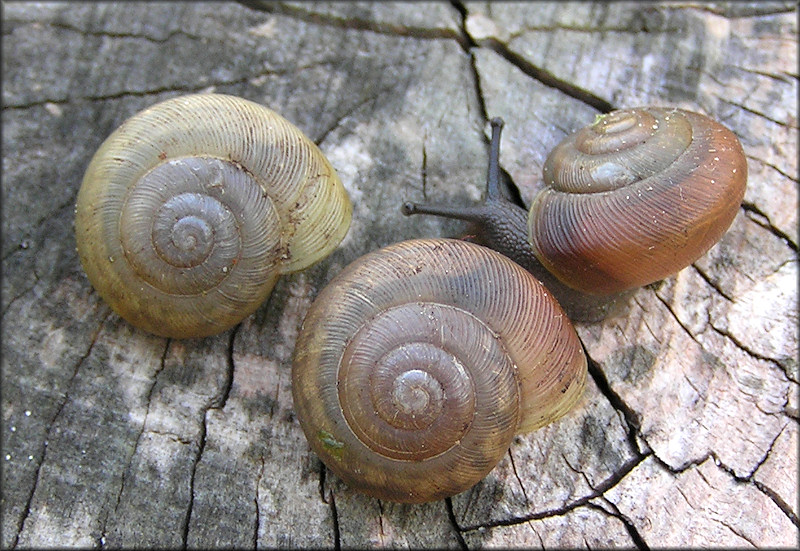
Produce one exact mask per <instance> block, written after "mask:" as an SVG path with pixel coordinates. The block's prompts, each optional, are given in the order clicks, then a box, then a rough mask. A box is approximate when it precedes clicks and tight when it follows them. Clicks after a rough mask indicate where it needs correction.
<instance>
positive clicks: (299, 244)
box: [75, 94, 352, 338]
mask: <svg viewBox="0 0 800 551" xmlns="http://www.w3.org/2000/svg"><path fill="white" fill-rule="evenodd" d="M351 212H352V207H351V205H350V202H349V199H348V197H347V193H346V191H345V190H344V187H343V186H342V184H341V182H340V180H339V178H338V176H337V175H336V172H335V171H334V169H333V167H332V166H331V165H330V163H329V162H328V161H327V159H326V158H325V157H324V155H323V154H322V152H321V151H320V150H319V148H318V147H317V146H316V144H314V143H313V142H312V141H311V140H309V139H308V138H307V137H306V136H304V135H303V133H302V132H301V131H300V130H299V129H298V128H296V127H295V126H294V125H292V124H291V123H289V122H288V121H287V120H286V119H284V118H283V117H281V116H280V115H278V114H277V113H275V112H274V111H272V110H270V109H268V108H266V107H263V106H261V105H259V104H257V103H254V102H251V101H248V100H244V99H242V98H238V97H234V96H228V95H222V94H196V95H188V96H182V97H177V98H174V99H170V100H167V101H164V102H161V103H158V104H156V105H153V106H151V107H150V108H148V109H146V110H144V111H142V112H140V113H138V114H136V115H134V116H133V117H131V118H130V119H128V120H127V121H126V122H125V123H123V124H122V125H121V126H120V127H119V128H118V129H117V130H116V131H115V132H114V133H112V134H111V136H109V137H108V139H107V140H106V141H105V142H104V143H103V144H102V146H101V147H100V148H99V150H98V151H97V153H96V154H95V155H94V157H93V159H92V161H91V162H90V164H89V166H88V168H87V170H86V174H85V176H84V179H83V183H82V185H81V189H80V191H79V193H78V200H77V206H76V218H75V233H76V239H77V245H78V254H79V256H80V259H81V263H82V265H83V268H84V270H85V271H86V274H87V275H88V277H89V280H90V281H91V283H92V285H93V286H94V287H95V289H97V291H98V293H99V294H100V295H101V296H102V297H103V298H104V299H105V300H106V301H107V302H108V303H109V304H110V305H111V307H112V308H113V309H114V310H115V311H116V312H117V313H119V314H120V315H121V316H122V317H123V318H125V319H126V320H127V321H129V322H130V323H132V324H133V325H135V326H137V327H140V328H142V329H145V330H147V331H150V332H151V333H155V334H157V335H162V336H167V337H177V338H183V337H198V336H206V335H211V334H215V333H219V332H221V331H224V330H225V329H227V328H229V327H231V326H233V325H235V324H236V323H238V322H239V321H241V320H242V319H243V318H244V317H246V316H247V315H249V314H251V313H252V312H253V311H255V309H256V308H258V306H259V305H260V304H261V303H262V302H263V301H264V299H265V298H266V297H267V296H268V295H269V293H270V291H271V290H272V287H273V285H274V284H275V281H276V280H277V278H278V276H279V275H280V274H284V273H288V272H293V271H298V270H301V269H303V268H305V267H307V266H309V265H311V264H313V263H314V262H316V261H318V260H320V259H322V258H324V257H325V256H327V255H328V254H330V252H331V251H332V250H333V249H334V248H335V247H336V246H337V245H338V243H339V242H340V241H341V240H342V238H343V237H344V235H345V234H346V233H347V230H348V228H349V225H350V217H351Z"/></svg>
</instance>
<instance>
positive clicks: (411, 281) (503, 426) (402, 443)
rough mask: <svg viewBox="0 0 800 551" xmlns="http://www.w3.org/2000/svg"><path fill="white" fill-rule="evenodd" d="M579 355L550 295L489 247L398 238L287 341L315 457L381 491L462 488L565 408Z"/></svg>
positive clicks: (330, 293)
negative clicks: (291, 342)
mask: <svg viewBox="0 0 800 551" xmlns="http://www.w3.org/2000/svg"><path fill="white" fill-rule="evenodd" d="M585 380H586V358H585V356H584V354H583V350H582V348H581V345H580V343H579V341H578V338H577V335H576V333H575V330H574V329H573V328H572V325H571V324H570V323H569V320H568V319H567V317H566V316H565V315H564V313H563V311H562V310H561V308H560V307H559V306H558V303H557V302H556V301H555V300H554V299H553V298H552V296H551V295H550V294H549V293H548V292H547V290H546V289H545V288H544V287H543V286H542V285H541V284H540V283H539V282H538V281H537V280H536V279H535V278H534V277H533V276H532V275H531V274H529V273H528V272H526V271H525V270H523V269H522V268H521V267H520V266H519V265H517V264H516V263H514V262H512V261H511V260H509V259H508V258H506V257H504V256H503V255H501V254H499V253H496V252H495V251H492V250H490V249H488V248H485V247H481V246H479V245H475V244H473V243H468V242H464V241H457V240H451V239H424V240H412V241H404V242H401V243H397V244H394V245H391V246H388V247H386V248H384V249H381V250H378V251H375V252H372V253H370V254H367V255H366V256H363V257H361V258H360V259H358V260H356V261H355V262H353V263H352V264H350V265H349V266H347V267H346V268H345V269H344V270H343V271H342V272H341V273H340V274H339V275H338V276H337V277H336V278H334V279H333V280H332V281H331V282H330V283H329V284H328V285H327V286H326V287H325V288H324V289H323V290H322V291H321V292H320V294H319V296H318V297H317V299H316V300H315V301H314V303H313V304H312V306H311V308H310V310H309V312H308V314H307V316H306V318H305V321H304V323H303V328H302V330H301V333H300V335H299V337H298V341H297V344H296V347H295V357H294V363H293V369H292V393H293V396H294V405H295V410H296V413H297V417H298V419H299V421H300V424H301V426H302V428H303V430H304V432H305V434H306V437H307V438H308V440H309V442H310V444H311V447H312V448H313V449H314V451H315V452H316V453H317V454H318V455H319V456H320V458H321V459H322V461H323V462H324V463H325V464H326V465H327V466H328V467H329V468H330V469H331V470H332V471H333V472H334V473H336V474H337V475H338V476H339V477H340V478H342V479H343V480H344V481H345V482H347V483H348V484H349V485H351V486H352V487H354V488H356V489H358V490H360V491H362V492H364V493H367V494H369V495H371V496H374V497H378V498H381V499H388V500H391V501H399V502H423V501H432V500H436V499H441V498H443V497H446V496H450V495H453V494H456V493H458V492H461V491H463V490H466V489H467V488H469V487H471V486H472V485H474V484H475V483H477V482H478V481H479V480H481V479H482V478H483V477H484V476H485V475H486V474H487V473H488V472H489V471H490V470H491V469H492V468H493V467H494V466H495V465H496V463H497V462H498V461H499V460H500V459H501V458H502V456H503V455H504V453H505V452H506V450H507V449H508V447H509V444H510V443H511V440H512V438H513V436H514V435H515V434H517V433H520V432H527V431H531V430H533V429H535V428H538V427H541V426H543V425H545V424H547V423H549V422H551V421H553V420H555V419H557V418H558V417H560V416H561V415H563V414H564V413H566V412H567V411H568V410H569V409H570V408H571V407H572V406H573V405H574V404H575V402H576V401H577V399H578V398H579V397H580V395H581V393H582V391H583V388H584V385H585Z"/></svg>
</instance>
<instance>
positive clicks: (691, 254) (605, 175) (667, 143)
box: [403, 107, 747, 321]
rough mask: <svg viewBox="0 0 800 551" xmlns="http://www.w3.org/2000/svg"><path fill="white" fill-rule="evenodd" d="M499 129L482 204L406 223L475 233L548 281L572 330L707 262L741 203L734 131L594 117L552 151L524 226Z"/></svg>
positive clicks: (646, 117)
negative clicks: (449, 224) (502, 172)
mask: <svg viewBox="0 0 800 551" xmlns="http://www.w3.org/2000/svg"><path fill="white" fill-rule="evenodd" d="M492 126H493V137H492V155H491V156H490V168H489V178H488V185H487V197H486V200H485V203H484V204H482V205H478V206H474V207H467V208H465V209H453V208H443V207H439V206H434V205H419V204H414V203H407V204H406V205H404V208H403V212H404V213H405V214H416V213H421V214H436V215H440V216H449V217H454V218H461V219H466V220H470V221H472V222H473V223H475V224H477V225H478V226H479V230H478V232H479V239H480V241H481V242H482V243H484V244H486V245H487V246H490V247H492V248H494V249H496V250H499V251H500V252H502V253H503V254H506V255H508V256H509V257H511V258H513V259H515V260H516V261H518V262H520V263H521V264H522V265H523V266H525V267H526V268H527V269H529V270H530V271H531V272H532V273H534V274H535V275H536V276H537V277H539V278H540V279H542V280H543V282H544V283H545V285H547V286H548V288H550V289H551V291H552V292H553V293H554V294H555V295H556V296H557V297H558V300H559V302H561V304H562V306H563V307H564V308H565V310H566V311H567V313H568V314H569V315H570V317H571V318H573V319H576V320H582V321H596V320H599V319H603V318H604V317H605V316H607V315H608V314H609V313H611V312H613V311H615V310H616V309H617V308H618V306H619V304H620V303H621V302H623V301H624V299H625V298H626V297H627V296H629V295H630V294H631V293H632V292H633V291H634V290H635V289H636V288H638V287H640V286H643V285H646V284H649V283H652V282H655V281H658V280H660V279H663V278H664V277H667V276H669V275H671V274H673V273H675V272H677V271H679V270H681V269H682V268H684V267H686V266H688V265H689V264H691V263H692V262H694V261H695V260H696V259H697V258H699V257H700V256H702V255H703V254H705V253H706V251H708V249H709V248H711V247H712V246H713V245H714V244H715V243H716V242H717V241H718V240H719V239H720V237H721V236H722V235H723V234H724V233H725V231H726V230H727V228H728V227H729V226H730V224H731V223H732V222H733V219H734V217H735V216H736V213H737V211H738V208H739V205H740V204H741V201H742V198H743V197H744V190H745V185H746V181H747V162H746V159H745V156H744V152H743V151H742V148H741V144H740V143H739V141H738V139H737V138H736V136H735V135H734V134H733V133H732V132H731V131H730V130H728V129H727V128H726V127H724V126H723V125H721V124H719V123H717V122H716V121H713V120H712V119H710V118H708V117H705V116H703V115H700V114H697V113H693V112H690V111H684V110H681V109H662V108H656V107H645V108H635V109H626V110H619V111H614V112H611V113H608V114H606V115H599V116H598V117H597V120H596V121H595V122H594V123H593V124H592V125H589V126H587V127H585V128H583V129H581V130H579V131H578V132H576V133H575V134H573V135H571V136H569V137H568V138H567V139H565V140H564V141H563V142H562V143H561V144H559V145H558V146H556V148H555V149H554V150H553V151H552V152H551V153H550V155H549V156H548V158H547V160H546V161H545V163H544V166H543V174H544V184H545V188H544V189H543V190H542V191H541V192H540V193H539V194H538V195H537V196H536V197H535V198H534V200H533V202H532V204H531V207H530V209H529V211H528V212H527V214H526V213H525V211H524V210H523V209H521V208H520V207H518V206H516V205H514V204H513V203H511V202H510V201H508V200H506V199H503V198H502V197H501V196H500V193H499V191H498V180H499V162H498V156H499V140H500V129H501V128H502V121H501V120H499V119H495V120H493V123H492ZM523 218H526V219H527V223H524V224H523V222H522V220H523Z"/></svg>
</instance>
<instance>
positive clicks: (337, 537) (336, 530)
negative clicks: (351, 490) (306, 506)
mask: <svg viewBox="0 0 800 551" xmlns="http://www.w3.org/2000/svg"><path fill="white" fill-rule="evenodd" d="M329 495H330V500H331V501H330V506H331V520H332V521H333V549H334V550H335V551H339V550H340V549H341V548H342V539H341V538H342V535H341V531H340V527H339V513H338V511H337V510H336V496H335V495H334V493H333V490H331V491H330V494H329Z"/></svg>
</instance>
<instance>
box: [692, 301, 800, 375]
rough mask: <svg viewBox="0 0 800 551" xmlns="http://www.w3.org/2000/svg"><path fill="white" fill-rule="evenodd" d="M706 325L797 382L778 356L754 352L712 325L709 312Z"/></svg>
mask: <svg viewBox="0 0 800 551" xmlns="http://www.w3.org/2000/svg"><path fill="white" fill-rule="evenodd" d="M708 326H709V327H711V329H712V330H713V331H714V332H715V333H717V334H718V335H719V336H721V337H723V338H725V339H727V340H729V341H730V342H731V344H733V345H734V346H735V347H736V348H738V349H739V350H741V351H742V352H744V353H745V354H747V355H748V356H750V357H751V358H753V359H754V360H759V361H762V362H766V363H768V364H770V365H772V366H773V367H774V368H776V369H777V370H779V371H780V372H781V374H782V375H783V376H784V377H786V379H787V380H789V381H792V382H793V383H798V381H796V380H794V379H793V378H792V377H791V376H790V367H789V366H784V365H783V364H782V363H781V360H780V358H772V357H770V356H766V355H764V354H761V353H759V352H756V351H755V350H751V349H750V348H748V347H747V345H746V344H744V343H743V342H742V341H740V340H739V339H738V338H737V337H736V336H734V335H733V334H732V333H731V332H730V331H728V330H727V329H724V328H722V327H718V326H716V325H714V322H713V320H712V319H711V314H710V312H709V314H708ZM698 344H699V343H698Z"/></svg>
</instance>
